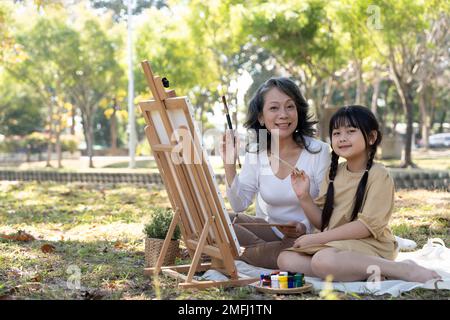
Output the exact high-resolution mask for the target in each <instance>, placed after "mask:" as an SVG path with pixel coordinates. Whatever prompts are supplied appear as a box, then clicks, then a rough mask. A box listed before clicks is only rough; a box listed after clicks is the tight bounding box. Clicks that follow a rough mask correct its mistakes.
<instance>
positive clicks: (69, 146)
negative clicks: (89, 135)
mask: <svg viewBox="0 0 450 320" xmlns="http://www.w3.org/2000/svg"><path fill="white" fill-rule="evenodd" d="M61 149H62V151H69V152H70V153H74V152H75V151H77V150H78V139H77V137H76V136H74V135H70V134H68V135H62V136H61Z"/></svg>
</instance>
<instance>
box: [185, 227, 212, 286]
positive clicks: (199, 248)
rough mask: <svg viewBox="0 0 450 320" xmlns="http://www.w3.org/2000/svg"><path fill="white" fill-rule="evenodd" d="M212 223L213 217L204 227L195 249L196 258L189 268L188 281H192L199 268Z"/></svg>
mask: <svg viewBox="0 0 450 320" xmlns="http://www.w3.org/2000/svg"><path fill="white" fill-rule="evenodd" d="M210 225H211V218H210V219H208V220H207V221H206V223H205V226H204V227H203V230H202V234H201V235H200V239H199V241H198V245H197V248H196V249H195V254H194V258H193V259H192V263H191V268H190V269H189V273H188V275H187V281H186V282H191V281H192V278H193V277H194V273H195V271H196V270H197V266H198V263H199V262H200V257H201V256H202V252H203V247H204V246H205V243H206V237H207V236H208V232H209V227H210Z"/></svg>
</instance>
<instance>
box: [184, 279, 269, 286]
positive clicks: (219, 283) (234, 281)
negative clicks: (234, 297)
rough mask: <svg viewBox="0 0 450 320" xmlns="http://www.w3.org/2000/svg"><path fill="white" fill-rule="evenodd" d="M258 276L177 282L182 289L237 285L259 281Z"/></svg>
mask: <svg viewBox="0 0 450 320" xmlns="http://www.w3.org/2000/svg"><path fill="white" fill-rule="evenodd" d="M259 280H260V279H259V278H241V279H231V280H222V281H195V282H184V283H179V284H178V287H180V288H182V289H189V288H195V289H206V288H211V287H239V286H246V285H249V284H250V283H254V282H256V281H259Z"/></svg>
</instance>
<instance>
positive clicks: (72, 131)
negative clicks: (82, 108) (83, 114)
mask: <svg viewBox="0 0 450 320" xmlns="http://www.w3.org/2000/svg"><path fill="white" fill-rule="evenodd" d="M76 111H77V108H76V106H75V105H74V104H73V105H72V114H71V116H72V124H71V126H70V134H71V135H73V136H74V135H75V114H76Z"/></svg>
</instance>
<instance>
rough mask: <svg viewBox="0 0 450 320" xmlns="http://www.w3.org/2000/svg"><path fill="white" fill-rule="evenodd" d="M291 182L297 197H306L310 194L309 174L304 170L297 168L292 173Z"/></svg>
mask: <svg viewBox="0 0 450 320" xmlns="http://www.w3.org/2000/svg"><path fill="white" fill-rule="evenodd" d="M291 184H292V189H294V192H295V194H296V195H297V198H299V199H304V198H305V197H308V196H310V194H309V185H310V181H309V176H308V175H307V174H306V173H305V171H303V170H298V169H295V170H294V171H293V172H292V173H291Z"/></svg>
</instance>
